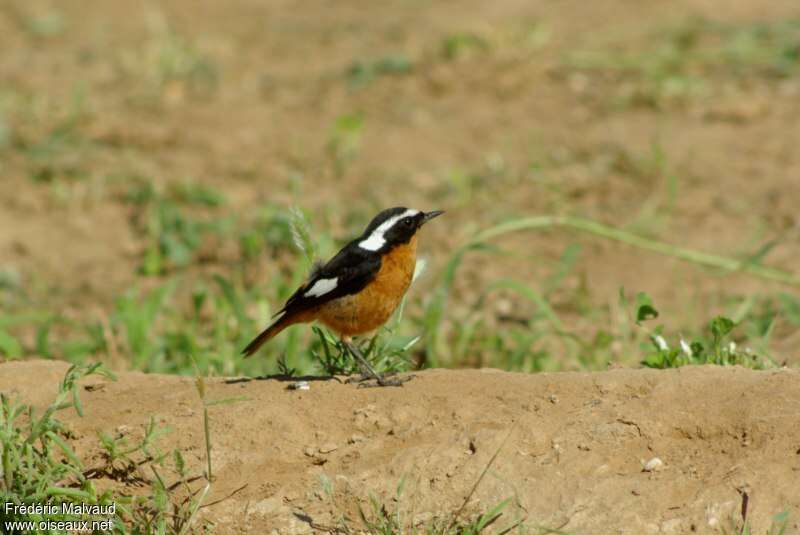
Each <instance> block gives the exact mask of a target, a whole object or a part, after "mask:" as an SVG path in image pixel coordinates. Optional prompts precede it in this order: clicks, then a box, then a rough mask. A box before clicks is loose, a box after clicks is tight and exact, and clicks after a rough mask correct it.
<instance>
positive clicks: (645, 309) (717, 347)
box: [635, 292, 774, 369]
mask: <svg viewBox="0 0 800 535" xmlns="http://www.w3.org/2000/svg"><path fill="white" fill-rule="evenodd" d="M635 317H636V325H638V326H639V327H641V328H643V329H646V328H645V327H644V326H643V325H642V323H643V322H645V321H648V320H652V319H656V318H657V317H658V310H656V308H655V306H654V305H653V301H652V299H651V298H650V296H648V295H647V294H645V293H643V292H640V293H639V294H637V296H636V311H635ZM736 327H737V325H736V323H734V321H733V320H731V319H730V318H726V317H724V316H717V317H716V318H714V319H713V320H711V322H710V323H709V325H708V335H707V336H706V337H705V338H703V339H697V340H693V341H692V342H687V341H686V340H684V339H683V337H681V338H680V342H679V343H678V344H677V345H674V346H673V347H670V345H669V343H668V342H667V340H666V339H665V338H664V336H663V331H664V326H663V325H658V326H657V327H656V328H655V329H653V330H647V329H646V330H647V332H648V335H649V338H650V341H651V343H652V346H653V347H652V350H651V352H650V353H649V354H648V355H647V356H646V357H645V359H644V360H643V361H642V364H644V365H645V366H647V367H649V368H676V367H678V366H686V365H689V364H717V365H721V366H733V365H740V366H747V367H749V368H756V369H763V368H768V367H772V366H774V363H772V361H771V360H769V359H766V358H764V357H761V356H759V355H756V354H754V353H753V352H752V350H750V349H749V348H743V349H742V348H740V347H739V345H737V344H736V342H734V341H733V340H731V336H730V335H731V333H732V332H733V330H734V329H735V328H736Z"/></svg>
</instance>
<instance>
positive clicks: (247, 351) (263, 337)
mask: <svg viewBox="0 0 800 535" xmlns="http://www.w3.org/2000/svg"><path fill="white" fill-rule="evenodd" d="M299 321H303V320H302V319H300V318H298V317H296V316H290V315H289V314H284V315H283V316H281V317H280V318H279V319H278V320H277V321H275V323H273V324H272V325H270V326H269V327H267V328H266V329H264V330H263V331H261V334H259V335H258V336H256V337H255V338H254V339H253V341H252V342H250V343H249V344H247V347H246V348H244V349H243V350H242V354H243V355H244V356H245V358H247V357H249V356H251V355H253V354H254V353H255V352H256V351H258V348H259V347H261V346H262V345H264V343H265V342H267V341H269V340H271V339H272V338H273V337H274V336H276V335H277V334H278V333H279V332H281V331H282V330H284V329H285V328H286V327H288V326H290V325H294V324H295V323H298V322H299Z"/></svg>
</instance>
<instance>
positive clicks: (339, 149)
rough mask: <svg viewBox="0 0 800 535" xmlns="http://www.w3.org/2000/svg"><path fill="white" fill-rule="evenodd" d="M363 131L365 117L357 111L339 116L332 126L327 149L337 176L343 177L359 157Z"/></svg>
mask: <svg viewBox="0 0 800 535" xmlns="http://www.w3.org/2000/svg"><path fill="white" fill-rule="evenodd" d="M363 131H364V117H363V116H362V115H360V114H355V113H350V114H345V115H342V116H340V117H338V118H337V119H336V122H335V123H334V125H333V127H332V128H331V131H330V134H329V136H328V143H327V145H326V150H327V153H328V157H329V159H330V161H331V164H332V167H333V173H334V175H335V176H336V177H337V178H341V177H343V176H344V175H345V173H346V172H347V168H348V167H349V165H350V164H351V163H352V162H353V161H354V160H355V159H356V158H357V157H358V154H359V152H360V151H361V138H362V135H363Z"/></svg>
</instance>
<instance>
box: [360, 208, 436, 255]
mask: <svg viewBox="0 0 800 535" xmlns="http://www.w3.org/2000/svg"><path fill="white" fill-rule="evenodd" d="M443 213H444V212H442V211H441V210H434V211H432V212H423V211H421V210H414V209H413V208H406V207H404V206H397V207H395V208H388V209H386V210H384V211H382V212H381V213H379V214H378V215H376V216H375V218H374V219H373V220H372V221H371V222H370V224H369V225H367V229H366V230H365V231H364V234H362V235H361V237H360V238H359V239H358V240H357V241H358V247H359V248H361V249H365V250H367V251H375V252H377V251H385V250H387V249H389V248H391V247H393V246H395V245H400V244H401V243H408V242H409V240H411V238H412V237H413V236H414V234H416V233H417V231H418V230H419V229H420V227H422V225H424V224H425V223H427V222H428V221H430V220H431V219H433V218H434V217H436V216H440V215H442V214H443Z"/></svg>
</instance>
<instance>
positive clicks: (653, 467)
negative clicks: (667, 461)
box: [642, 457, 664, 472]
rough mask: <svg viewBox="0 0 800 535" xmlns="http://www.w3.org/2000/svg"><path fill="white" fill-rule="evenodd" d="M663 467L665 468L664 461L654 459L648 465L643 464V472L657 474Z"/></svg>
mask: <svg viewBox="0 0 800 535" xmlns="http://www.w3.org/2000/svg"><path fill="white" fill-rule="evenodd" d="M663 466H664V461H662V460H661V459H659V458H658V457H653V458H652V459H650V460H649V461H647V462H646V463H642V471H643V472H655V471H657V470H660V469H661V468H662V467H663Z"/></svg>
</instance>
